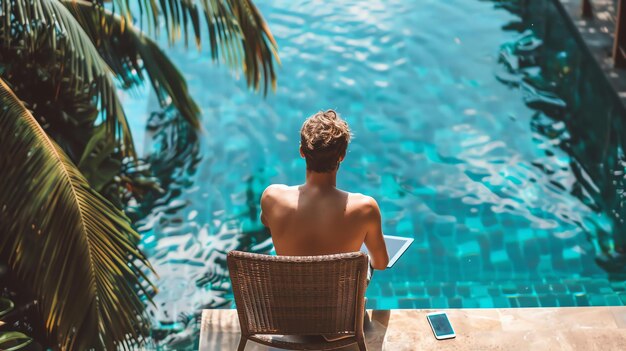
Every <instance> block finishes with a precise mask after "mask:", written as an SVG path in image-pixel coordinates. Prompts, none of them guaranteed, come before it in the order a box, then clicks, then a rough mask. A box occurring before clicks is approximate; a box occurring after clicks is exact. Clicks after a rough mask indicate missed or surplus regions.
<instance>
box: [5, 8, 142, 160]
mask: <svg viewBox="0 0 626 351" xmlns="http://www.w3.org/2000/svg"><path fill="white" fill-rule="evenodd" d="M1 6H2V7H1V10H2V12H1V14H0V21H1V22H2V38H1V40H2V42H3V45H6V46H11V45H14V44H15V43H12V41H13V40H15V38H14V35H15V32H21V33H22V34H24V33H26V35H23V36H22V37H23V38H24V39H25V41H26V43H25V44H26V45H25V49H26V50H29V51H30V52H34V51H35V50H37V48H38V46H39V45H42V43H41V39H42V38H41V37H40V36H37V35H30V34H31V33H37V32H38V31H37V30H36V29H39V28H41V27H44V28H46V30H47V31H52V32H54V35H47V36H45V38H43V39H44V40H46V41H47V42H46V43H45V44H46V45H49V46H51V47H52V48H54V49H55V50H58V51H59V52H61V53H62V55H61V56H62V58H63V60H62V61H63V62H60V64H61V69H66V70H70V71H71V72H72V73H73V75H74V76H75V77H76V79H77V80H80V81H89V82H93V83H94V85H95V86H96V90H97V92H98V100H99V104H100V106H101V110H102V111H103V115H104V117H105V123H106V125H107V126H108V128H109V133H110V134H111V135H112V136H114V137H116V138H118V139H119V140H120V141H121V142H122V146H123V149H124V150H123V152H125V154H127V155H131V156H134V155H135V153H134V145H133V140H132V135H131V132H130V128H129V126H128V123H127V120H126V116H125V115H124V110H123V109H122V106H121V103H120V101H119V100H118V97H117V94H116V87H115V84H114V82H113V81H112V79H111V69H110V68H109V67H108V66H107V64H106V63H105V62H104V60H103V59H102V58H101V57H100V54H99V53H98V50H97V49H96V47H95V46H94V45H93V43H92V42H91V40H90V38H89V37H88V36H87V34H86V33H85V31H84V30H83V29H82V27H81V26H80V24H79V23H78V22H77V21H76V19H75V18H74V17H73V16H72V14H71V13H70V11H68V9H67V8H65V6H63V4H62V3H61V2H59V1H58V0H3V1H1Z"/></svg>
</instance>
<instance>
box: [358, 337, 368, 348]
mask: <svg viewBox="0 0 626 351" xmlns="http://www.w3.org/2000/svg"><path fill="white" fill-rule="evenodd" d="M356 342H357V344H358V345H359V351H367V345H365V339H358V340H357V341H356Z"/></svg>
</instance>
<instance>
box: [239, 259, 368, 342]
mask: <svg viewBox="0 0 626 351" xmlns="http://www.w3.org/2000/svg"><path fill="white" fill-rule="evenodd" d="M228 269H229V271H230V277H231V281H232V288H233V293H234V295H235V303H236V304H237V313H238V314H239V321H240V324H241V331H242V333H243V334H245V335H250V334H283V335H317V334H335V333H359V332H362V328H363V313H364V307H365V306H364V297H365V289H366V287H367V256H366V255H365V254H364V253H362V252H351V253H345V254H337V255H323V256H269V255H260V254H253V253H246V252H241V251H231V252H230V253H229V254H228Z"/></svg>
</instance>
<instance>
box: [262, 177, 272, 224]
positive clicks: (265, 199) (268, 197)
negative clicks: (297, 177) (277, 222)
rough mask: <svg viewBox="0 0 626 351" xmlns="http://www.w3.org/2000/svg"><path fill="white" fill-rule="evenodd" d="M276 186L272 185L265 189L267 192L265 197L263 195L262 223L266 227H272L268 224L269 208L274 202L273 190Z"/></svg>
mask: <svg viewBox="0 0 626 351" xmlns="http://www.w3.org/2000/svg"><path fill="white" fill-rule="evenodd" d="M272 188H274V186H273V185H270V186H268V187H267V188H265V191H263V195H261V223H263V225H264V226H266V227H268V228H269V227H270V226H269V223H268V222H267V216H266V214H267V212H268V211H269V210H268V209H269V207H270V206H271V202H273V201H274V199H273V198H272V195H273V189H272Z"/></svg>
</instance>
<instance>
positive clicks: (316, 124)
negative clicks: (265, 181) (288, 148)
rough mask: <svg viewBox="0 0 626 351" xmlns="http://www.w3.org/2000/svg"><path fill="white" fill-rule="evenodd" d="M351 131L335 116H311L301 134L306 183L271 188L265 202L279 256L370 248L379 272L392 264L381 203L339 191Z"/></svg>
mask: <svg viewBox="0 0 626 351" xmlns="http://www.w3.org/2000/svg"><path fill="white" fill-rule="evenodd" d="M349 142H350V129H349V128H348V124H347V123H346V122H345V121H344V120H342V119H341V118H340V117H339V116H338V115H337V113H336V112H335V111H333V110H328V111H326V112H319V113H317V114H315V115H313V116H311V117H309V118H308V119H307V120H306V121H305V122H304V124H303V125H302V129H301V130H300V155H301V156H302V157H303V158H304V159H306V182H305V183H304V184H302V185H297V186H286V185H279V184H274V185H270V186H269V187H268V188H267V189H265V191H264V192H263V196H262V197H261V222H262V223H263V224H264V225H265V226H267V227H268V228H269V229H270V232H271V234H272V241H273V242H274V247H275V248H276V253H277V254H278V255H288V256H309V255H326V254H337V253H345V252H355V251H359V250H360V248H361V245H362V244H363V243H365V246H367V249H368V251H369V255H370V265H371V266H372V268H374V269H381V270H382V269H385V268H386V267H387V263H388V262H389V257H388V255H387V248H386V246H385V241H384V239H383V233H382V229H381V216H380V209H379V208H378V204H377V203H376V201H375V200H374V199H373V198H371V197H369V196H365V195H362V194H356V193H348V192H345V191H342V190H339V189H337V187H336V183H337V182H336V180H337V171H338V170H339V165H340V164H341V162H342V161H343V159H344V157H345V156H346V150H347V148H348V143H349Z"/></svg>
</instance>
